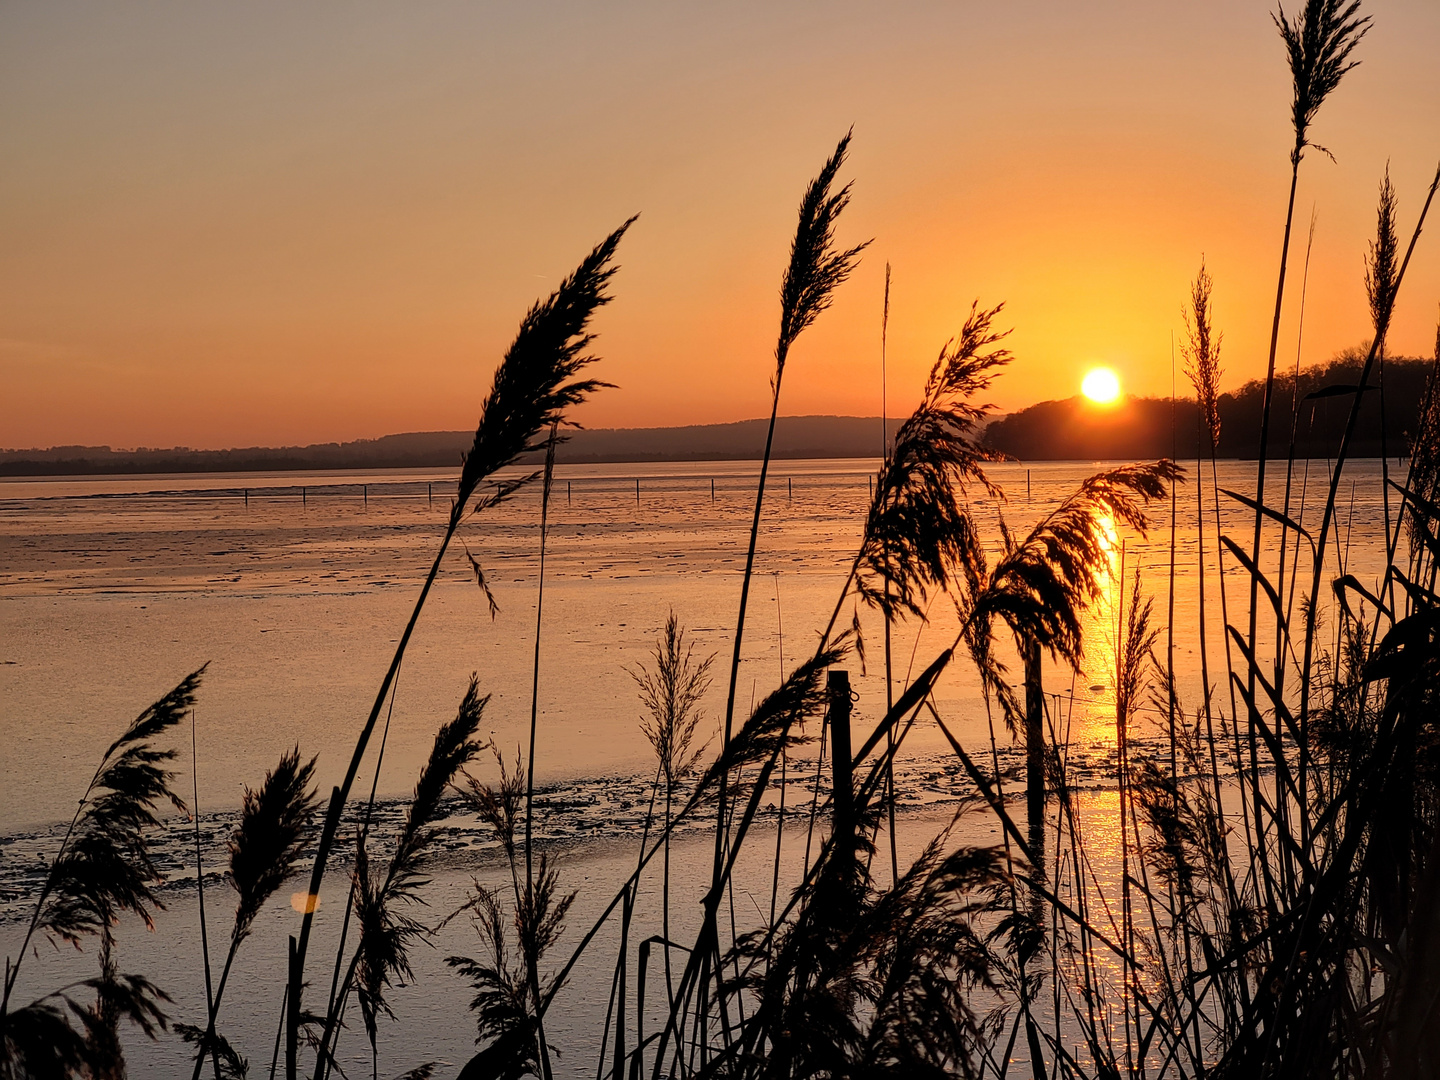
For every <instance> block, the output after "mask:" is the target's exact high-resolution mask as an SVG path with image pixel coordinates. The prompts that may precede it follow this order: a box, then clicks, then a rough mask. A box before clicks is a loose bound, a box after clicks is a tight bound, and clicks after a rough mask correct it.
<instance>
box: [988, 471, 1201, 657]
mask: <svg viewBox="0 0 1440 1080" xmlns="http://www.w3.org/2000/svg"><path fill="white" fill-rule="evenodd" d="M1183 475H1184V471H1183V470H1182V469H1180V468H1179V467H1178V466H1177V465H1176V464H1175V463H1174V462H1172V461H1168V460H1161V461H1157V462H1154V463H1153V464H1145V465H1125V466H1122V467H1120V468H1118V469H1110V470H1107V471H1106V472H1103V473H1097V474H1095V475H1094V476H1092V477H1090V478H1089V479H1088V480H1086V481H1085V482H1084V483H1083V484H1081V485H1080V487H1079V489H1078V490H1077V491H1076V492H1075V493H1074V494H1072V495H1071V496H1070V497H1069V498H1067V499H1066V500H1065V501H1064V502H1063V503H1061V504H1060V506H1059V507H1058V508H1057V509H1056V510H1055V511H1054V512H1053V513H1051V514H1050V516H1049V517H1047V518H1045V519H1044V520H1043V521H1041V522H1040V523H1039V524H1038V525H1036V526H1035V528H1034V529H1033V530H1031V532H1030V535H1029V536H1027V537H1025V539H1024V540H1022V541H1020V542H1019V543H1018V544H1015V545H1014V546H1013V547H1011V548H1010V550H1008V551H1006V553H1005V554H1004V555H1003V556H1002V557H1001V559H1000V560H999V562H997V563H996V564H995V569H994V571H993V572H992V573H991V575H990V580H989V582H988V583H987V584H986V586H985V587H984V589H982V590H981V592H980V593H979V594H978V595H977V596H976V598H975V602H974V605H973V608H972V610H971V617H972V618H975V619H980V620H984V621H989V620H992V619H994V618H995V617H997V616H998V617H999V618H1001V619H1003V620H1004V621H1005V622H1006V623H1007V624H1008V625H1009V626H1010V628H1011V630H1013V631H1014V633H1015V635H1016V636H1017V637H1019V638H1022V639H1027V640H1034V641H1038V642H1039V643H1040V644H1041V645H1042V646H1043V647H1045V648H1046V649H1049V650H1050V653H1051V655H1054V656H1059V657H1061V658H1063V659H1064V660H1066V661H1067V662H1068V663H1069V664H1070V665H1071V666H1072V667H1075V668H1077V669H1078V668H1079V666H1080V661H1081V659H1082V657H1083V637H1084V635H1083V629H1082V626H1081V616H1082V614H1083V612H1084V609H1085V607H1086V606H1087V605H1088V604H1090V603H1092V602H1093V601H1095V600H1096V599H1098V598H1099V596H1100V595H1101V589H1102V583H1103V582H1104V581H1105V580H1106V579H1107V578H1108V577H1109V576H1110V574H1111V573H1112V570H1111V565H1110V545H1111V540H1110V535H1109V530H1108V528H1107V525H1111V524H1121V523H1123V524H1125V525H1128V526H1129V527H1130V528H1132V529H1135V530H1136V531H1138V532H1140V533H1142V534H1143V533H1144V532H1145V531H1146V530H1147V529H1148V528H1149V526H1150V519H1149V517H1148V516H1147V515H1146V513H1145V504H1147V503H1150V502H1153V501H1154V500H1156V499H1161V498H1164V496H1165V494H1166V492H1167V490H1168V488H1167V485H1168V484H1171V483H1174V482H1176V481H1178V480H1179V479H1180V478H1181V477H1182V476H1183Z"/></svg>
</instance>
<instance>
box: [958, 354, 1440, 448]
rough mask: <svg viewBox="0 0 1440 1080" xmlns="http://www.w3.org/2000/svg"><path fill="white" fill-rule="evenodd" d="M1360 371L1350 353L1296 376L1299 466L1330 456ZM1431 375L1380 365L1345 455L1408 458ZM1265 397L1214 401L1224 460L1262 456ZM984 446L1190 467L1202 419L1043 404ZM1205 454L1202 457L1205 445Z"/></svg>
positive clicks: (1419, 366)
mask: <svg viewBox="0 0 1440 1080" xmlns="http://www.w3.org/2000/svg"><path fill="white" fill-rule="evenodd" d="M1363 361H1364V357H1363V355H1357V354H1356V353H1355V352H1353V351H1352V352H1349V353H1346V354H1342V355H1341V356H1339V357H1337V358H1336V359H1335V360H1332V361H1330V362H1329V363H1327V364H1321V365H1317V366H1315V367H1311V368H1304V369H1302V370H1301V371H1300V376H1299V380H1298V397H1299V399H1300V410H1299V423H1298V425H1297V431H1296V454H1297V455H1298V456H1300V457H1314V458H1324V457H1332V456H1334V454H1335V452H1336V450H1337V449H1338V448H1339V445H1340V437H1341V434H1342V433H1343V431H1344V428H1345V422H1346V420H1347V419H1348V417H1349V415H1350V405H1351V402H1352V401H1353V400H1354V394H1353V393H1351V392H1347V390H1346V388H1347V387H1353V386H1355V385H1357V384H1358V383H1359V381H1360V370H1361V367H1362V364H1363ZM1432 367H1433V362H1432V361H1430V360H1422V359H1417V358H1413V357H1392V358H1390V359H1387V360H1386V361H1385V376H1384V392H1383V395H1382V393H1381V391H1380V390H1379V389H1374V388H1372V389H1371V390H1370V391H1369V392H1368V393H1366V395H1365V401H1364V403H1363V405H1362V407H1361V410H1360V417H1359V420H1358V422H1357V425H1356V429H1355V440H1354V442H1353V443H1352V445H1351V451H1350V452H1351V454H1352V455H1354V456H1356V457H1378V456H1379V455H1380V454H1381V452H1382V447H1383V449H1384V451H1385V452H1388V453H1389V454H1390V455H1391V456H1396V455H1399V454H1405V453H1408V452H1409V436H1410V434H1411V433H1412V432H1414V430H1415V421H1416V417H1417V415H1418V413H1419V408H1420V403H1421V402H1422V401H1423V400H1424V396H1425V390H1426V385H1427V382H1428V380H1429V377H1430V370H1431V368H1432ZM1296 381H1297V380H1296V379H1295V376H1294V375H1293V373H1292V374H1290V375H1287V376H1283V377H1280V378H1277V379H1276V388H1275V399H1274V406H1273V411H1272V414H1271V423H1270V444H1269V450H1268V456H1269V457H1271V458H1277V457H1278V458H1283V457H1285V456H1286V455H1287V454H1288V453H1289V448H1290V431H1291V426H1292V425H1291V416H1292V410H1291V405H1292V403H1293V402H1294V401H1295V400H1296V397H1297V394H1296ZM1373 382H1374V379H1373V377H1372V383H1373ZM1264 389H1265V388H1264V383H1263V382H1260V381H1258V380H1257V381H1252V382H1248V383H1246V384H1245V385H1244V386H1242V387H1240V388H1239V389H1238V390H1236V391H1235V392H1234V393H1229V394H1221V395H1220V445H1219V449H1218V453H1219V455H1220V456H1221V457H1228V458H1255V457H1256V456H1258V454H1259V448H1260V415H1261V412H1262V408H1263V399H1264ZM1321 391H1329V393H1327V394H1326V396H1320V397H1310V398H1308V400H1307V395H1312V394H1316V393H1317V392H1321ZM1382 397H1383V400H1384V421H1385V423H1384V432H1385V434H1384V438H1383V439H1382V434H1381V432H1382V424H1381V400H1382ZM1172 417H1173V421H1174V427H1173V433H1172V426H1171V422H1172ZM985 441H986V443H987V444H988V445H990V446H992V447H994V448H995V449H997V450H1003V451H1005V452H1006V453H1008V454H1012V455H1014V456H1015V457H1017V458H1020V459H1022V460H1026V461H1065V460H1071V461H1074V460H1095V461H1104V460H1138V459H1141V458H1151V459H1153V458H1159V457H1169V456H1170V455H1171V454H1173V453H1178V454H1179V455H1180V457H1182V458H1193V457H1195V455H1196V451H1197V448H1198V447H1199V446H1200V445H1201V442H1200V433H1199V410H1198V408H1197V406H1196V404H1195V402H1194V400H1190V399H1182V400H1179V401H1176V402H1175V403H1174V406H1173V410H1172V405H1171V402H1170V400H1169V399H1168V398H1128V399H1126V400H1125V401H1124V402H1122V403H1121V404H1119V405H1116V406H1113V407H1111V408H1098V407H1096V406H1095V405H1092V404H1090V403H1089V402H1087V401H1085V400H1084V399H1082V398H1078V397H1074V398H1068V399H1066V400H1064V401H1042V402H1041V403H1040V404H1038V405H1032V406H1030V408H1028V409H1022V410H1021V411H1019V412H1017V413H1012V414H1011V415H1009V416H1007V417H1005V418H1003V419H1001V420H997V421H995V422H994V423H993V424H991V425H990V427H989V428H988V429H987V430H986V432H985ZM1205 445H1206V452H1207V453H1208V452H1209V451H1208V443H1206V444H1205Z"/></svg>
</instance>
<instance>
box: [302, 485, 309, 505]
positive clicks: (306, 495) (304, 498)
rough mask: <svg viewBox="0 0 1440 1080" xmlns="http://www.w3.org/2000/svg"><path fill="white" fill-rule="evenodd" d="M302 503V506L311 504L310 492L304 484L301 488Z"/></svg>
mask: <svg viewBox="0 0 1440 1080" xmlns="http://www.w3.org/2000/svg"><path fill="white" fill-rule="evenodd" d="M300 505H301V506H309V505H310V493H309V492H308V491H307V490H306V489H305V487H304V486H303V485H302V486H301V488H300Z"/></svg>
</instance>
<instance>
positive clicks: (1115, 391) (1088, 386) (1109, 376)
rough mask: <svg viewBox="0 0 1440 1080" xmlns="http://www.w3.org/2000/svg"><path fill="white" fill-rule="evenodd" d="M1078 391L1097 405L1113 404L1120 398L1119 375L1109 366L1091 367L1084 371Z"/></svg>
mask: <svg viewBox="0 0 1440 1080" xmlns="http://www.w3.org/2000/svg"><path fill="white" fill-rule="evenodd" d="M1080 392H1081V393H1082V394H1084V395H1085V396H1086V397H1087V398H1089V399H1090V400H1091V401H1093V402H1095V404H1097V405H1113V404H1114V403H1115V402H1116V401H1118V400H1119V398H1120V376H1118V375H1116V374H1115V372H1113V371H1111V370H1110V369H1109V368H1104V367H1097V368H1091V369H1090V370H1089V371H1087V372H1086V373H1085V380H1084V381H1083V382H1082V383H1081V384H1080Z"/></svg>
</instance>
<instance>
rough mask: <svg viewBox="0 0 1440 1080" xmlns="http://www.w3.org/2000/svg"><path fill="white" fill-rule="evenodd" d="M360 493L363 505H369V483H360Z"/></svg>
mask: <svg viewBox="0 0 1440 1080" xmlns="http://www.w3.org/2000/svg"><path fill="white" fill-rule="evenodd" d="M360 495H361V497H362V498H364V500H365V505H366V506H369V505H370V485H369V484H361V485H360Z"/></svg>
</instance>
